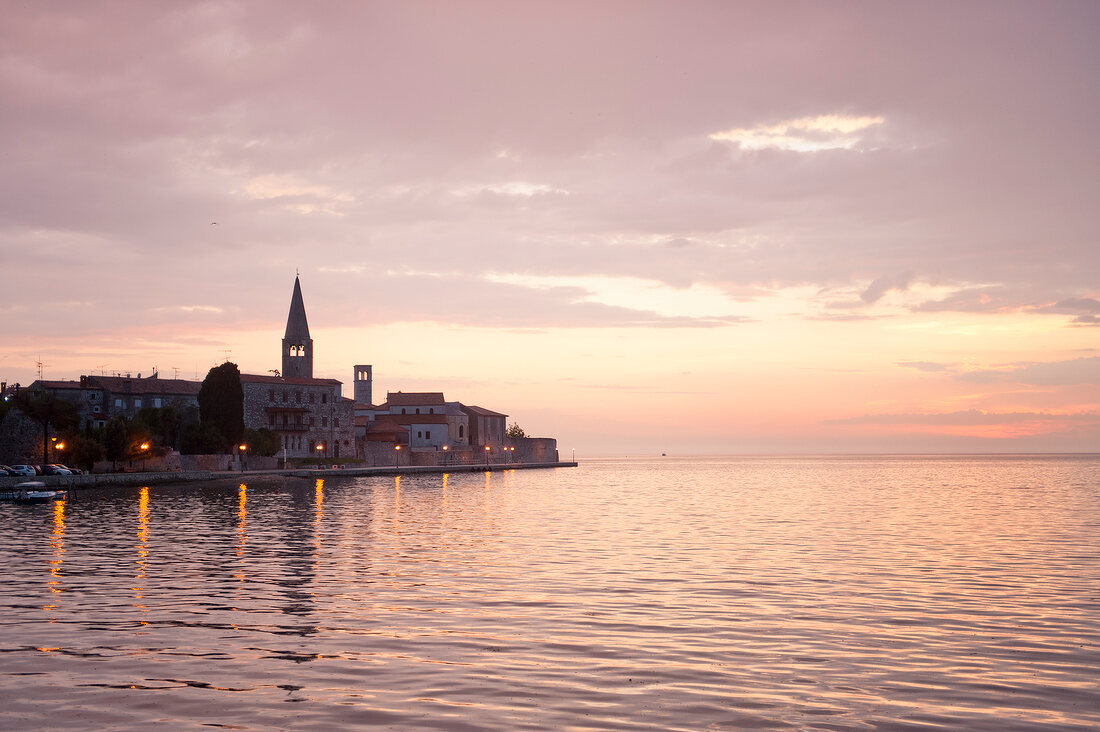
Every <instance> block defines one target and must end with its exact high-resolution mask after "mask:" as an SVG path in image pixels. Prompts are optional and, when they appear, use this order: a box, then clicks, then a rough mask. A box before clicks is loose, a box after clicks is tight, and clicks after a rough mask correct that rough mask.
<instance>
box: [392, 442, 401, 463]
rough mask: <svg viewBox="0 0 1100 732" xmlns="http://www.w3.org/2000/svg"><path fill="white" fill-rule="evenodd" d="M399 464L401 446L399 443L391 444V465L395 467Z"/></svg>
mask: <svg viewBox="0 0 1100 732" xmlns="http://www.w3.org/2000/svg"><path fill="white" fill-rule="evenodd" d="M400 464H401V446H400V445H394V446H393V467H395V468H396V467H397V466H398V465H400Z"/></svg>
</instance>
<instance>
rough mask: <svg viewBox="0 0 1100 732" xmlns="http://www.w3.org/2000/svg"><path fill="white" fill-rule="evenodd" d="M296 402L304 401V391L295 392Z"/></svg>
mask: <svg viewBox="0 0 1100 732" xmlns="http://www.w3.org/2000/svg"><path fill="white" fill-rule="evenodd" d="M294 403H295V404H301V403H302V392H300V391H296V392H294Z"/></svg>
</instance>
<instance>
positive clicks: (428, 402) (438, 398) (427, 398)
mask: <svg viewBox="0 0 1100 732" xmlns="http://www.w3.org/2000/svg"><path fill="white" fill-rule="evenodd" d="M386 401H387V402H388V403H389V406H391V407H420V406H430V407H434V406H440V407H442V406H444V405H445V404H446V403H447V402H446V401H444V400H443V392H441V391H391V392H387V393H386Z"/></svg>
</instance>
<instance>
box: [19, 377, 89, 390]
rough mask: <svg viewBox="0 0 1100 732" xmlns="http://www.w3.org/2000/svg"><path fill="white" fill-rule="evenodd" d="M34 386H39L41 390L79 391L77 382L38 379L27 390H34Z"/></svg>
mask: <svg viewBox="0 0 1100 732" xmlns="http://www.w3.org/2000/svg"><path fill="white" fill-rule="evenodd" d="M36 386H40V387H42V388H43V389H80V388H81V386H80V382H79V381H47V380H45V379H38V380H37V381H35V382H34V383H33V384H31V385H30V386H29V387H27V388H28V389H34V388H35V387H36Z"/></svg>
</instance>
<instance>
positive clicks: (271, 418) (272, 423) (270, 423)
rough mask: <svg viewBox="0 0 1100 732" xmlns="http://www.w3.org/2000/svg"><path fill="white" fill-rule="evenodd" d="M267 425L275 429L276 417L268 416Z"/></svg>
mask: <svg viewBox="0 0 1100 732" xmlns="http://www.w3.org/2000/svg"><path fill="white" fill-rule="evenodd" d="M267 424H268V426H269V427H274V426H275V415H274V414H269V415H267Z"/></svg>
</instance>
